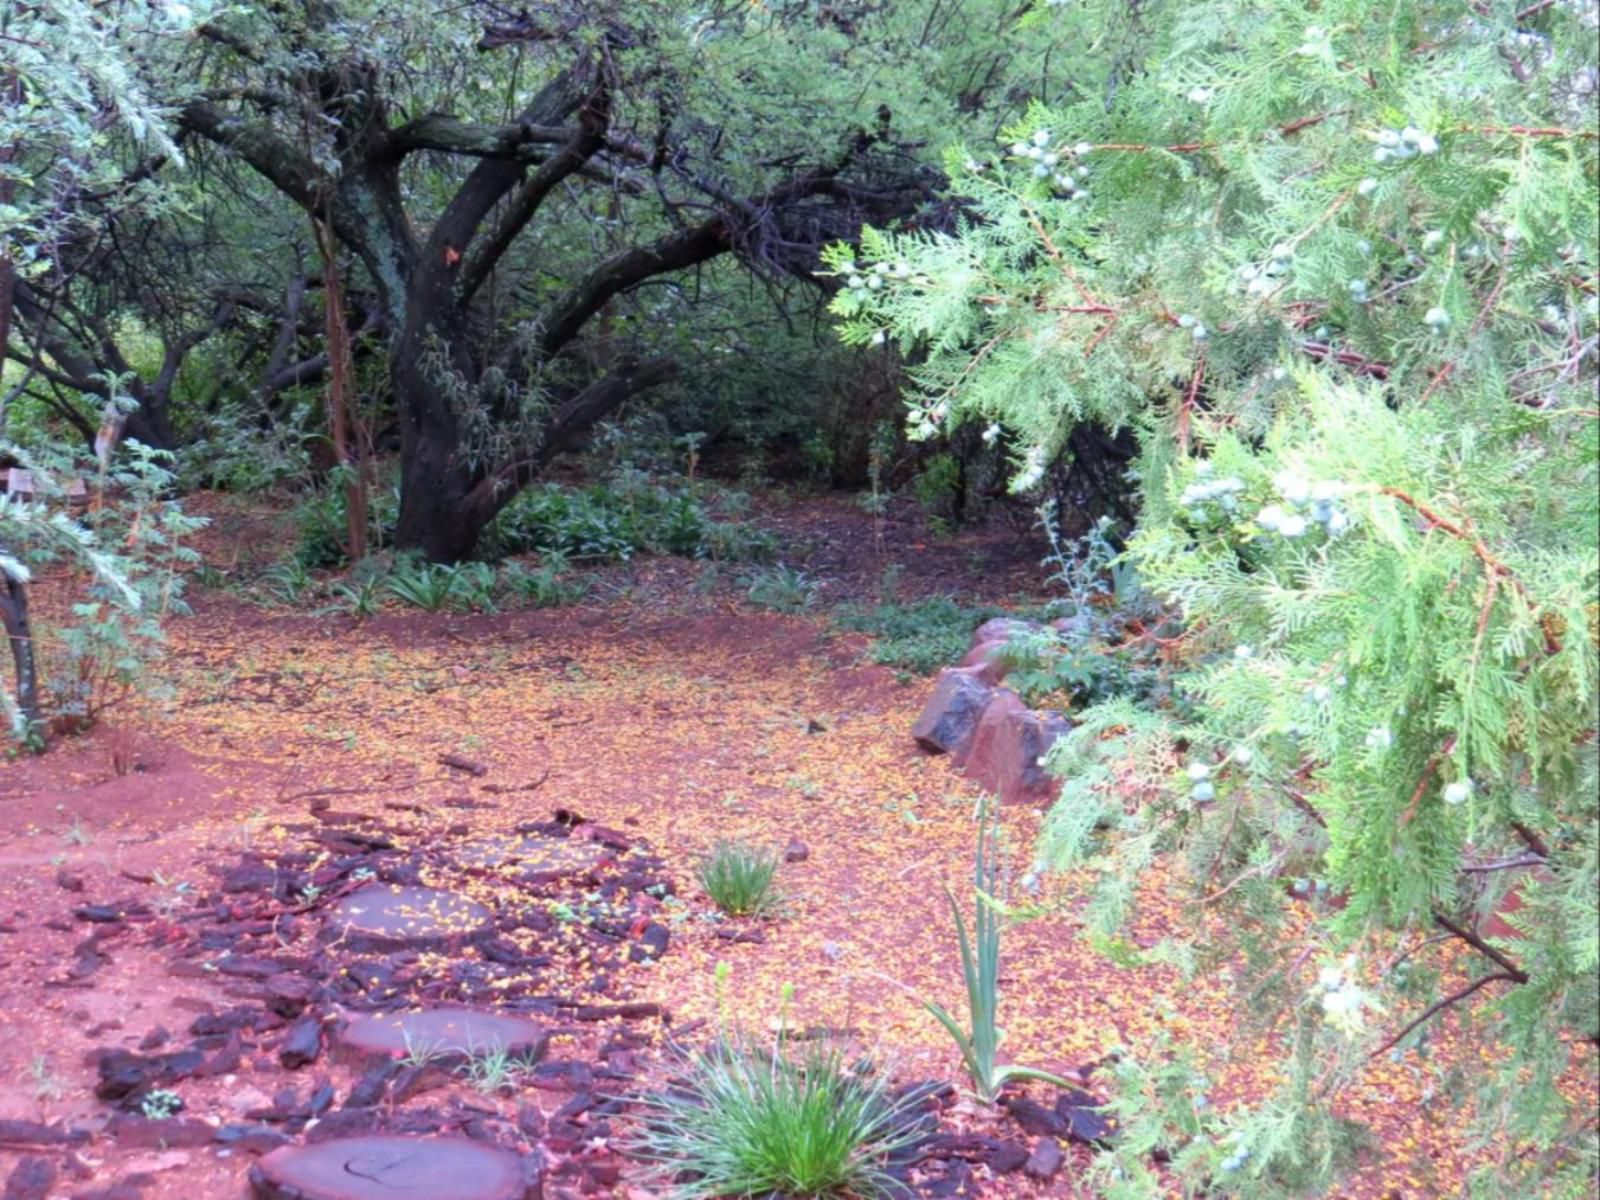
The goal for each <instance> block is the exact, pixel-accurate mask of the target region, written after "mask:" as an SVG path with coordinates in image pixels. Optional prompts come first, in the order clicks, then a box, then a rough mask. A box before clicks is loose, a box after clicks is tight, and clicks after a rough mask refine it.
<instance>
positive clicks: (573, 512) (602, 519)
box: [484, 471, 772, 562]
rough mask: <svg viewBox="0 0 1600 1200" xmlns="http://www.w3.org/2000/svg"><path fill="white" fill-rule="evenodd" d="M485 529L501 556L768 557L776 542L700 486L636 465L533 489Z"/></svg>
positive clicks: (604, 558) (594, 558)
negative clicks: (680, 487) (725, 516)
mask: <svg viewBox="0 0 1600 1200" xmlns="http://www.w3.org/2000/svg"><path fill="white" fill-rule="evenodd" d="M730 507H731V506H730ZM485 536H486V539H487V540H486V541H485V542H484V546H485V549H486V551H487V552H489V553H490V554H492V555H493V556H496V557H499V556H504V555H509V554H523V553H531V552H537V553H539V554H542V555H548V554H552V553H554V554H559V555H561V556H562V557H563V558H565V559H569V560H585V559H587V560H591V561H600V562H608V561H618V560H621V561H626V560H627V559H630V558H632V557H634V555H636V554H641V553H647V552H648V553H653V554H673V555H677V556H679V557H682V558H719V559H760V558H764V557H766V556H767V554H768V553H770V550H771V545H772V543H771V539H770V537H767V536H766V535H763V534H760V533H758V532H756V531H753V530H750V529H749V528H748V527H746V526H744V525H741V524H739V523H737V522H730V521H722V520H719V519H718V518H717V517H716V516H714V515H713V514H712V512H711V510H710V509H709V508H708V507H707V504H706V502H705V501H704V500H702V499H701V498H700V496H699V494H698V493H693V492H687V491H675V490H673V489H671V488H668V487H664V486H662V485H660V484H656V483H654V482H651V481H650V479H649V477H648V476H644V475H642V473H640V472H636V471H625V472H617V473H615V474H614V476H613V481H612V482H611V483H608V484H604V485H595V486H593V487H588V488H569V487H565V486H562V485H560V484H555V483H548V484H544V485H543V486H540V487H534V488H529V489H528V490H527V491H525V492H523V493H522V494H521V495H519V496H517V498H516V499H514V500H512V501H511V503H510V504H508V505H507V506H506V508H505V510H504V511H503V512H501V513H500V515H499V516H498V517H497V518H495V522H494V524H493V525H492V526H491V527H490V529H489V531H488V533H487V534H486V535H485Z"/></svg>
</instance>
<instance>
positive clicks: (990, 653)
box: [959, 641, 1008, 687]
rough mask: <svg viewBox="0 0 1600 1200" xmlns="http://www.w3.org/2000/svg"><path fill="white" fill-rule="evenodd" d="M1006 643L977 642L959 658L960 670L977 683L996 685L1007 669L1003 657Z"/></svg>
mask: <svg viewBox="0 0 1600 1200" xmlns="http://www.w3.org/2000/svg"><path fill="white" fill-rule="evenodd" d="M1005 649H1006V643H1005V642H1004V641H998V642H977V643H975V644H974V645H973V647H972V649H970V650H968V651H967V654H966V657H965V658H963V659H962V660H961V665H960V668H959V669H960V670H962V671H965V672H967V673H968V674H969V675H971V676H972V677H973V678H974V679H976V680H977V681H978V682H979V683H982V684H985V685H987V686H988V687H998V686H999V684H1000V681H1001V680H1002V679H1004V678H1005V677H1006V671H1007V670H1008V667H1007V664H1006V659H1005Z"/></svg>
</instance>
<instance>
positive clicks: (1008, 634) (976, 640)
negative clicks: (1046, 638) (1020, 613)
mask: <svg viewBox="0 0 1600 1200" xmlns="http://www.w3.org/2000/svg"><path fill="white" fill-rule="evenodd" d="M1039 627H1040V626H1039V623H1038V622H1037V621H1024V620H1022V619H1021V618H1020V617H994V618H991V619H990V620H987V621H985V622H984V623H983V624H982V625H979V626H978V628H977V629H976V630H974V631H973V634H972V644H973V645H974V646H977V645H980V644H981V643H983V642H1005V641H1009V640H1010V639H1011V638H1013V637H1015V636H1016V635H1017V634H1019V633H1031V632H1032V631H1033V630H1035V629H1038V628H1039Z"/></svg>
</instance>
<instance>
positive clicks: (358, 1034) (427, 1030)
mask: <svg viewBox="0 0 1600 1200" xmlns="http://www.w3.org/2000/svg"><path fill="white" fill-rule="evenodd" d="M334 1040H335V1046H336V1048H337V1050H338V1053H339V1056H340V1058H341V1059H343V1060H344V1061H345V1062H349V1063H353V1064H356V1065H359V1066H362V1067H370V1066H373V1065H376V1064H382V1063H384V1062H386V1061H396V1060H399V1059H401V1058H403V1057H406V1056H408V1055H410V1056H417V1057H421V1058H424V1059H427V1060H428V1061H431V1062H434V1063H437V1064H439V1065H441V1066H444V1065H451V1064H454V1063H459V1062H462V1061H463V1060H465V1059H466V1058H468V1057H470V1056H472V1055H474V1054H482V1053H485V1052H487V1051H491V1050H494V1051H504V1052H505V1053H506V1054H508V1055H510V1056H511V1057H513V1058H517V1059H524V1060H527V1061H530V1062H537V1061H538V1060H540V1059H542V1058H543V1057H544V1052H545V1050H546V1048H547V1047H548V1046H549V1044H550V1039H549V1035H548V1034H546V1032H545V1030H544V1027H543V1026H542V1025H539V1024H537V1023H536V1022H533V1021H530V1020H528V1019H527V1018H526V1017H518V1016H512V1015H510V1014H505V1013H491V1012H476V1011H474V1010H472V1009H467V1008H429V1009H423V1010H421V1011H420V1012H399V1013H358V1014H356V1015H354V1016H352V1017H351V1018H350V1019H349V1021H348V1022H347V1023H346V1024H345V1026H344V1028H342V1029H341V1030H340V1031H339V1032H338V1033H337V1034H336V1035H335V1039H334Z"/></svg>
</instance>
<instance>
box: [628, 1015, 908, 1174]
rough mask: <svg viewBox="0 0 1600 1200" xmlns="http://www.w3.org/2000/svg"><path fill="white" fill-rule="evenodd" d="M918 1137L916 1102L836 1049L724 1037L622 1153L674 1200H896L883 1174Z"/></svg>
mask: <svg viewBox="0 0 1600 1200" xmlns="http://www.w3.org/2000/svg"><path fill="white" fill-rule="evenodd" d="M918 1136H919V1130H918V1128H917V1125H916V1113H915V1111H914V1097H913V1098H907V1097H896V1096H894V1095H892V1094H891V1093H890V1092H889V1091H888V1090H887V1087H886V1085H885V1083H884V1081H883V1079H882V1078H881V1077H880V1076H878V1075H875V1074H871V1073H870V1072H869V1071H868V1069H867V1068H866V1067H865V1066H863V1065H851V1064H847V1063H846V1062H845V1060H844V1058H843V1056H842V1055H841V1054H840V1053H839V1052H838V1051H837V1050H830V1049H826V1048H824V1047H822V1046H818V1045H815V1044H813V1045H812V1046H810V1047H809V1048H808V1049H807V1050H805V1051H804V1052H802V1053H800V1054H799V1055H798V1056H791V1053H790V1052H789V1051H788V1050H786V1049H785V1048H784V1047H783V1046H782V1045H781V1043H780V1045H779V1046H778V1048H777V1049H776V1050H774V1051H766V1050H762V1049H757V1048H755V1047H753V1046H750V1045H748V1044H747V1043H745V1042H744V1041H743V1040H741V1039H738V1038H728V1039H725V1040H724V1041H722V1042H721V1043H719V1044H718V1045H716V1046H715V1047H714V1048H712V1049H711V1050H710V1051H707V1052H703V1053H697V1054H695V1055H694V1056H693V1057H692V1058H691V1059H690V1060H689V1062H688V1064H687V1067H686V1069H685V1070H684V1071H683V1074H682V1077H681V1078H680V1079H676V1080H674V1085H673V1087H672V1088H671V1089H670V1090H668V1091H665V1092H662V1093H659V1094H657V1095H654V1096H650V1097H647V1098H646V1099H645V1101H644V1103H643V1106H642V1112H641V1114H640V1128H639V1129H638V1131H637V1132H636V1134H635V1135H634V1136H633V1137H632V1138H631V1139H630V1146H629V1148H630V1150H631V1152H632V1153H633V1154H635V1155H636V1156H637V1157H639V1158H640V1159H642V1160H643V1161H645V1162H646V1163H648V1164H650V1166H651V1168H652V1171H653V1174H654V1180H655V1184H656V1186H657V1187H659V1188H660V1189H661V1191H662V1193H663V1194H665V1195H668V1196H671V1197H675V1198H677V1200H714V1198H719V1197H727V1196H767V1195H791V1196H830V1195H835V1196H858V1197H876V1196H891V1195H893V1196H901V1195H905V1194H906V1189H905V1188H904V1186H903V1185H902V1184H900V1183H899V1182H898V1181H897V1180H895V1179H894V1178H893V1176H892V1175H891V1174H890V1173H889V1168H890V1167H891V1165H893V1164H894V1162H895V1158H896V1155H897V1154H899V1153H900V1152H902V1151H905V1150H906V1149H907V1148H908V1147H910V1146H911V1144H912V1143H913V1142H914V1141H915V1140H916V1139H917V1137H918Z"/></svg>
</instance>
